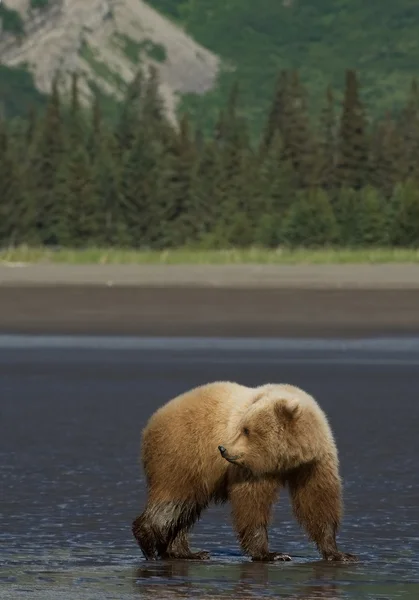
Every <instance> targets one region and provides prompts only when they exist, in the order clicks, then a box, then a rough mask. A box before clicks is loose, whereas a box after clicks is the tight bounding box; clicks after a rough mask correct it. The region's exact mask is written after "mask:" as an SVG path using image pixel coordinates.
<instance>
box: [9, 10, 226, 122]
mask: <svg viewBox="0 0 419 600" xmlns="http://www.w3.org/2000/svg"><path fill="white" fill-rule="evenodd" d="M38 2H39V0H38ZM32 4H33V0H32ZM6 6H7V8H8V9H13V10H15V11H17V12H18V13H19V14H20V15H21V17H22V21H23V26H24V35H23V37H22V38H21V40H19V41H18V40H16V37H15V36H13V35H12V34H8V35H5V33H4V32H3V36H2V38H0V57H1V62H2V63H3V64H4V65H7V66H9V67H18V66H22V65H24V66H26V68H28V69H29V71H30V72H31V73H33V76H34V81H35V85H36V87H37V88H38V89H39V90H40V91H41V92H46V93H48V92H49V91H50V87H51V81H52V77H53V76H54V73H55V71H56V70H57V69H60V70H62V71H63V72H66V71H67V72H69V71H73V70H78V71H79V72H81V73H82V77H81V79H80V83H81V86H80V87H81V89H80V91H81V95H82V98H83V97H84V98H85V99H88V98H89V97H90V94H91V86H92V84H94V85H96V86H99V87H100V88H101V89H102V91H103V92H104V93H105V94H107V95H108V96H111V97H112V96H114V97H116V98H120V97H121V96H122V94H123V92H124V89H125V86H126V83H127V82H129V81H130V80H131V79H132V77H133V75H134V73H135V71H136V69H137V68H138V65H139V64H140V63H141V64H143V65H144V66H147V65H148V64H154V65H155V66H157V68H158V70H159V75H160V81H161V93H162V96H163V99H164V100H165V103H166V107H167V111H168V114H169V116H170V117H172V118H174V116H175V111H176V104H177V98H178V94H182V93H188V92H189V93H195V94H201V93H203V92H205V91H207V90H209V89H210V88H211V86H212V85H213V84H214V81H215V78H216V76H217V72H218V68H219V59H218V57H217V56H216V55H215V54H213V53H211V52H209V51H208V50H206V49H205V48H204V47H202V46H200V45H199V44H196V43H195V42H194V41H193V40H192V38H190V37H189V36H188V35H186V34H185V33H184V32H183V31H182V30H181V29H180V28H179V27H177V26H176V25H175V24H173V23H172V22H171V21H170V20H168V19H166V18H165V17H163V16H162V15H160V14H159V13H158V12H156V11H155V10H154V9H153V8H152V7H150V6H149V5H147V4H146V3H145V2H142V1H141V0H49V2H47V3H46V7H45V8H44V9H41V10H36V11H34V10H33V9H31V1H30V0H6Z"/></svg>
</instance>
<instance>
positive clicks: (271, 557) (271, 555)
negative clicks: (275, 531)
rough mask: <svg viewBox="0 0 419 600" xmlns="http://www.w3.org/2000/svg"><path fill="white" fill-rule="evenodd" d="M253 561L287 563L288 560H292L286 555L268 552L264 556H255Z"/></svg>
mask: <svg viewBox="0 0 419 600" xmlns="http://www.w3.org/2000/svg"><path fill="white" fill-rule="evenodd" d="M252 560H253V561H255V562H256V561H264V562H271V561H288V560H292V558H291V556H289V555H288V554H282V553H280V552H269V553H268V554H266V555H264V556H255V557H253V558H252Z"/></svg>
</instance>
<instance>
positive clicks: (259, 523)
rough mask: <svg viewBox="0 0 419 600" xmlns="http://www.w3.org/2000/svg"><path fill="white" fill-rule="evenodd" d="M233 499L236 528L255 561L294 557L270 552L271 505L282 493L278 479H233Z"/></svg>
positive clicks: (230, 494) (244, 549)
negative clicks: (280, 492) (279, 492)
mask: <svg viewBox="0 0 419 600" xmlns="http://www.w3.org/2000/svg"><path fill="white" fill-rule="evenodd" d="M230 486H231V487H230V489H229V500H230V502H231V504H232V516H233V523H234V527H235V530H236V532H237V536H238V539H239V542H240V546H241V547H242V550H243V551H244V552H245V553H246V554H248V555H250V556H251V558H252V560H254V561H274V560H275V561H276V560H291V557H290V556H288V555H287V554H281V553H279V552H270V551H269V547H268V524H269V521H270V515H271V508H272V505H273V503H274V502H275V500H276V498H277V495H278V488H279V482H278V481H277V480H276V479H258V480H249V481H240V475H238V477H237V479H236V481H234V480H232V481H231V483H230Z"/></svg>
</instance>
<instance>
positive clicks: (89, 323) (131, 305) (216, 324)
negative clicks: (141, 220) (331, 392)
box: [0, 264, 419, 338]
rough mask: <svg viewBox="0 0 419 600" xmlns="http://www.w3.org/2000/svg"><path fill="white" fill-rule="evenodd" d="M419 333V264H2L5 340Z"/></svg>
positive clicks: (0, 330) (0, 325) (0, 324)
mask: <svg viewBox="0 0 419 600" xmlns="http://www.w3.org/2000/svg"><path fill="white" fill-rule="evenodd" d="M13 333H17V334H47V335H48V334H49V335H51V334H58V335H71V334H82V335H124V336H158V337H179V336H181V337H184V336H186V337H236V338H240V337H243V338H245V337H251V338H256V337H262V338H274V337H296V338H308V337H316V338H319V337H320V338H340V337H346V338H359V337H371V336H400V335H401V336H415V335H419V265H418V266H416V265H295V266H289V265H121V266H117V265H59V264H54V265H52V264H49V265H39V264H38V265H29V266H25V267H15V268H10V267H6V266H4V265H1V266H0V334H13Z"/></svg>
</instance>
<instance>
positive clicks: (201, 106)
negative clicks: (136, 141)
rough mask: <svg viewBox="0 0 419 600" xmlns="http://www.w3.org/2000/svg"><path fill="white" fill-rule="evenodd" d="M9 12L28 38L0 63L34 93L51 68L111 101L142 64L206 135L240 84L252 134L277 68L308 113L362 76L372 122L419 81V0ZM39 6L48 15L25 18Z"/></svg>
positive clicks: (3, 44) (66, 6) (99, 3)
mask: <svg viewBox="0 0 419 600" xmlns="http://www.w3.org/2000/svg"><path fill="white" fill-rule="evenodd" d="M4 2H6V5H7V6H9V7H10V8H14V9H16V10H18V11H19V12H20V14H22V16H23V17H24V20H25V28H26V30H27V36H26V38H24V39H23V42H22V45H21V46H18V45H17V43H16V41H15V39H14V38H13V37H11V36H10V35H9V36H6V37H7V39H4V37H5V34H4V33H3V36H2V37H0V58H1V61H2V62H3V63H5V64H6V65H10V66H12V65H13V66H17V65H19V64H23V63H28V64H29V65H30V68H31V70H32V71H33V72H34V76H35V82H36V85H37V87H38V89H39V90H41V91H48V90H49V85H50V80H51V75H52V72H53V70H54V69H55V68H56V67H57V66H59V65H61V66H62V67H64V68H69V69H72V68H74V67H75V66H77V67H81V68H82V69H83V70H84V72H85V77H86V85H85V94H86V95H88V94H89V89H90V88H89V84H88V82H89V80H94V81H95V82H96V83H99V84H100V85H101V87H102V89H103V91H104V92H105V93H107V94H111V96H112V95H116V96H117V97H118V96H120V94H121V91H123V88H124V83H123V82H126V81H128V79H129V78H130V77H131V76H132V73H133V72H134V70H135V67H136V66H137V63H138V60H139V58H138V56H141V60H142V61H143V62H145V63H147V62H150V61H152V62H154V64H156V65H157V66H158V67H159V70H160V75H161V81H162V92H163V95H164V98H165V100H166V104H167V107H168V111H169V114H170V115H171V116H172V117H174V114H175V109H176V105H177V106H178V107H180V108H182V107H187V108H188V109H189V110H190V111H191V112H192V114H193V115H194V117H195V119H196V120H198V121H200V122H201V123H202V124H205V125H206V126H207V127H210V126H212V125H213V124H214V122H215V120H216V118H217V113H218V110H219V108H220V106H221V105H222V104H224V103H225V100H226V96H227V93H228V91H229V90H230V88H231V85H232V83H233V80H234V79H235V78H236V77H238V79H239V82H240V89H241V104H242V107H243V112H244V113H245V114H246V116H247V117H248V118H249V120H250V124H251V127H252V129H253V132H257V131H258V130H259V128H260V126H261V125H262V124H263V122H264V121H265V118H266V111H267V109H268V107H269V103H270V101H271V98H272V93H273V89H274V85H275V79H276V77H277V74H278V72H279V71H280V69H282V68H296V69H298V70H299V71H300V75H301V80H302V82H303V83H305V84H306V85H307V88H308V92H309V101H310V107H311V110H312V112H313V113H315V114H316V113H318V111H319V110H320V108H321V107H322V105H323V102H324V94H325V90H326V87H327V86H328V85H329V84H331V85H332V86H333V88H334V90H335V92H336V98H337V99H338V100H340V98H341V95H342V92H343V83H344V71H345V69H346V68H348V67H349V68H355V69H356V70H357V71H358V74H359V77H360V82H361V86H362V87H361V96H362V99H363V100H364V102H365V103H366V105H367V109H368V110H369V112H370V114H371V115H374V114H377V113H378V114H382V113H383V112H384V111H385V110H387V109H390V110H392V109H393V108H399V107H400V106H401V105H402V103H403V102H404V101H405V98H406V94H407V90H408V88H409V85H410V82H411V79H412V77H414V76H416V75H417V74H418V67H417V65H418V64H419V3H418V2H417V0H398V2H394V0H380V1H379V2H365V0H259V2H254V0H148V3H145V2H143V1H142V0H3V5H4ZM34 3H37V4H40V3H41V4H46V5H47V10H46V11H38V12H35V13H33V11H32V13H30V11H29V8H28V7H29V5H30V4H34ZM153 9H155V10H153ZM157 11H158V12H157ZM29 14H31V16H30V17H29ZM163 15H164V16H165V17H163ZM193 40H196V42H195V41H193ZM18 79H19V77H18ZM19 81H20V79H19ZM26 83H27V82H26ZM25 85H26V84H25ZM25 89H26V88H25ZM0 92H1V85H0ZM179 97H181V98H182V101H181V102H180V103H178V98H179Z"/></svg>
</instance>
